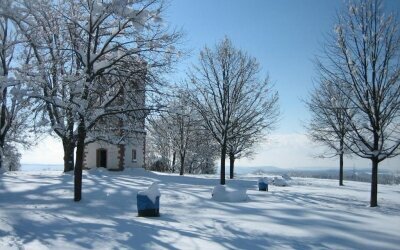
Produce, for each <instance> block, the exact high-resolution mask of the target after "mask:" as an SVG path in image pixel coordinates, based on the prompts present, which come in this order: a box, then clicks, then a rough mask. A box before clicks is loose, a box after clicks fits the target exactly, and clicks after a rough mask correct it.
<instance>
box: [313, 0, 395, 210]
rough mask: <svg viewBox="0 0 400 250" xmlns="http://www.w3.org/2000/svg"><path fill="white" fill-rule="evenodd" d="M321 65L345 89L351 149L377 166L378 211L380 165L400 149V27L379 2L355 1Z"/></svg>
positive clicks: (375, 191)
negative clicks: (347, 101)
mask: <svg viewBox="0 0 400 250" xmlns="http://www.w3.org/2000/svg"><path fill="white" fill-rule="evenodd" d="M333 38H334V39H332V40H331V41H328V43H327V46H326V49H325V53H324V54H323V57H321V58H319V61H318V64H317V65H318V72H319V74H320V78H321V81H322V82H324V83H326V84H331V85H334V86H336V87H337V88H338V89H340V94H341V95H344V96H345V97H346V98H348V100H349V106H348V107H343V110H345V111H346V112H345V117H346V120H347V124H348V125H349V127H350V129H349V132H348V133H347V134H346V136H345V137H346V139H345V144H346V146H347V147H348V148H349V149H350V150H351V152H352V153H354V154H356V155H358V156H360V157H362V158H366V159H370V160H371V163H372V175H371V200H370V205H371V207H375V206H377V205H378V200H377V194H378V165H379V163H380V162H382V161H384V160H385V159H388V158H392V157H396V156H397V155H398V154H399V153H400V152H399V146H400V32H399V23H398V22H397V20H396V19H395V17H394V16H393V15H391V14H385V13H384V12H383V6H382V2H381V1H379V0H359V1H352V2H350V4H349V5H348V10H347V11H346V12H344V13H343V15H339V17H338V20H337V24H336V26H335V35H334V36H333Z"/></svg>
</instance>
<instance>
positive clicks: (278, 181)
mask: <svg viewBox="0 0 400 250" xmlns="http://www.w3.org/2000/svg"><path fill="white" fill-rule="evenodd" d="M272 183H273V184H274V186H279V187H285V186H287V185H288V183H287V182H286V180H285V179H283V178H279V177H275V178H274V180H273V182H272Z"/></svg>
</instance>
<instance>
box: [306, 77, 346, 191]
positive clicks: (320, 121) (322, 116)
mask: <svg viewBox="0 0 400 250" xmlns="http://www.w3.org/2000/svg"><path fill="white" fill-rule="evenodd" d="M305 103H306V106H307V108H308V110H309V111H310V112H311V119H310V121H309V123H308V124H307V126H306V128H307V130H308V135H309V137H310V138H311V140H313V141H315V142H318V143H320V144H322V145H324V146H326V147H327V148H328V150H329V151H328V152H323V153H322V154H320V155H319V157H322V158H326V157H328V158H331V157H335V156H339V185H340V186H343V157H344V154H345V153H349V152H348V150H346V147H345V139H346V135H347V134H348V132H349V130H350V126H349V125H348V124H347V118H346V110H347V109H348V108H349V106H350V99H348V98H347V97H346V96H344V95H342V94H341V92H340V89H339V88H337V86H336V85H332V84H328V83H327V82H320V83H319V85H318V86H317V87H315V88H314V90H313V92H312V93H311V94H310V98H309V100H307V101H306V102H305ZM349 114H350V113H349Z"/></svg>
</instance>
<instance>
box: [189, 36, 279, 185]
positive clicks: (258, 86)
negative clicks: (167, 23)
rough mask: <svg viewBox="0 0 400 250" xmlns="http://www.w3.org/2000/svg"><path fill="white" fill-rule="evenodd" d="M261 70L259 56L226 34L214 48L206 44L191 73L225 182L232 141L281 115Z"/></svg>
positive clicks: (195, 100) (196, 99)
mask: <svg viewBox="0 0 400 250" xmlns="http://www.w3.org/2000/svg"><path fill="white" fill-rule="evenodd" d="M259 73H260V66H259V64H258V62H257V60H256V59H255V58H253V57H250V56H249V55H247V54H246V53H245V52H243V51H241V50H238V49H236V48H234V47H233V45H232V43H231V42H230V40H229V39H227V38H225V39H224V40H223V41H222V42H221V43H219V44H217V46H216V47H215V49H214V50H212V49H209V48H208V47H205V48H204V49H203V50H202V51H201V52H200V58H199V63H198V64H197V65H195V66H193V69H192V70H191V72H190V73H189V78H190V82H191V84H192V86H193V87H194V90H193V92H192V93H193V95H192V97H191V98H192V103H193V105H194V106H195V107H196V109H197V110H198V112H199V113H200V115H201V116H202V118H203V120H204V123H205V125H206V127H207V129H208V130H209V131H210V133H211V134H212V136H213V138H214V139H215V140H216V142H217V143H218V144H219V146H220V157H221V173H220V174H221V176H220V183H221V184H222V185H224V184H225V157H226V155H227V153H228V145H229V141H230V140H234V139H235V138H236V140H241V138H246V137H247V136H252V135H254V136H256V134H257V133H258V131H261V130H263V129H267V128H269V127H271V126H272V125H273V124H274V123H275V122H276V119H277V116H278V107H277V102H278V95H277V93H276V92H274V91H272V89H271V87H270V85H271V84H270V82H269V81H268V78H266V79H261V78H260V77H259Z"/></svg>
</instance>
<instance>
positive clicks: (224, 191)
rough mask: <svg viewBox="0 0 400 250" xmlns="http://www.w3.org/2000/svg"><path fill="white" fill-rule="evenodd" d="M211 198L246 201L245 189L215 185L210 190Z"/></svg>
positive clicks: (226, 200)
mask: <svg viewBox="0 0 400 250" xmlns="http://www.w3.org/2000/svg"><path fill="white" fill-rule="evenodd" d="M212 199H213V200H215V201H225V202H241V201H247V200H248V196H247V189H233V188H231V187H226V186H223V185H218V186H215V187H214V189H213V192H212Z"/></svg>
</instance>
